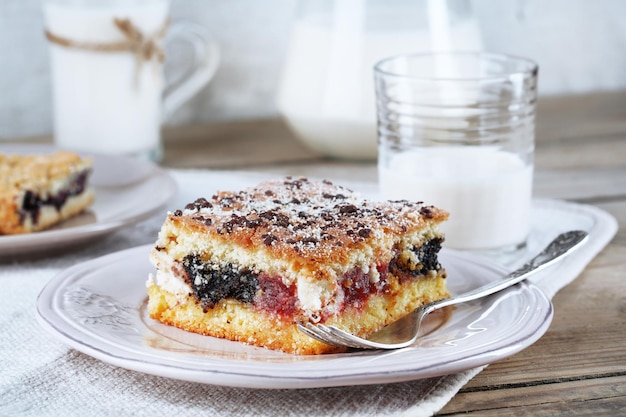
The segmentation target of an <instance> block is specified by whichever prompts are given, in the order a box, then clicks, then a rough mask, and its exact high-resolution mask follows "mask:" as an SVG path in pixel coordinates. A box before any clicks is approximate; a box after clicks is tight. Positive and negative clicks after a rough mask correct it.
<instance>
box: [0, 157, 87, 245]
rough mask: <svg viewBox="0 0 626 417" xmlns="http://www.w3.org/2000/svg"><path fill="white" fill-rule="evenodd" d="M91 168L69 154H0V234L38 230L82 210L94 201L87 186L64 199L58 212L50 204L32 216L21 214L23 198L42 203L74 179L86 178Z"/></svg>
mask: <svg viewBox="0 0 626 417" xmlns="http://www.w3.org/2000/svg"><path fill="white" fill-rule="evenodd" d="M91 166H92V160H91V158H82V157H80V156H79V155H77V154H75V153H72V152H57V153H54V154H52V155H5V154H0V234H18V233H29V232H33V231H38V230H42V229H45V228H47V227H50V226H51V225H53V224H56V223H58V222H60V221H62V220H65V219H67V218H69V217H72V216H74V215H76V214H77V213H79V212H81V211H82V210H84V209H85V208H86V207H88V206H89V205H90V204H92V202H93V201H94V198H95V195H94V191H93V189H92V188H91V187H89V186H85V187H84V190H81V192H80V193H78V192H76V193H74V194H72V195H70V196H68V197H67V198H66V200H65V201H63V204H62V205H60V206H59V207H58V209H57V207H56V206H54V204H50V205H48V206H46V204H42V207H41V209H37V214H36V215H35V216H31V215H29V213H25V212H24V210H23V202H24V200H25V199H26V198H27V197H32V196H35V197H36V198H38V199H39V200H46V199H48V198H51V197H54V196H56V195H58V194H59V193H63V192H65V191H67V187H69V186H71V184H72V182H73V181H75V180H76V178H77V176H79V175H87V176H88V174H89V172H90V171H91ZM57 205H59V204H58V203H57ZM53 206H54V207H53Z"/></svg>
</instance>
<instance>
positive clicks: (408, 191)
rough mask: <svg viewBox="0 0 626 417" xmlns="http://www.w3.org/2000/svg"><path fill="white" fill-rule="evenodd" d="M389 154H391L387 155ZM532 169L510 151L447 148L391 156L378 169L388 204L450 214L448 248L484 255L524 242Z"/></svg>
mask: <svg viewBox="0 0 626 417" xmlns="http://www.w3.org/2000/svg"><path fill="white" fill-rule="evenodd" d="M383 152H388V151H383ZM532 178H533V169H532V165H526V164H524V163H523V162H522V160H521V159H520V158H519V157H518V156H517V155H514V154H512V153H509V152H503V151H498V150H494V149H488V148H471V147H447V148H430V149H424V150H414V151H407V152H404V153H399V154H396V155H388V159H387V160H386V162H385V163H380V164H379V183H380V187H381V192H382V194H383V197H384V198H385V199H406V200H413V201H424V202H425V203H426V204H432V205H435V206H437V207H440V208H442V209H445V210H446V211H448V212H449V213H450V219H449V220H448V221H447V222H446V223H445V224H444V225H443V226H442V230H443V231H444V232H445V234H446V246H447V247H450V248H456V249H470V250H483V249H495V248H503V247H508V246H513V245H518V244H520V243H522V242H524V241H525V240H526V238H527V235H528V231H529V220H530V219H529V213H530V204H531V194H532Z"/></svg>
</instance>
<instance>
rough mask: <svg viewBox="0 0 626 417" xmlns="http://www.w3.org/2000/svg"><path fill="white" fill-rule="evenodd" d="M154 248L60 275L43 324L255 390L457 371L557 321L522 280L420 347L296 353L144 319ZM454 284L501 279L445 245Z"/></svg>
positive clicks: (509, 350)
mask: <svg viewBox="0 0 626 417" xmlns="http://www.w3.org/2000/svg"><path fill="white" fill-rule="evenodd" d="M149 251H150V246H141V247H137V248H133V249H128V250H125V251H122V252H117V253H113V254H110V255H107V256H104V257H101V258H97V259H94V260H91V261H88V262H85V263H82V264H79V265H75V266H73V267H71V268H69V269H67V270H65V271H64V272H62V273H60V274H58V275H57V276H55V277H54V278H53V279H52V280H51V281H50V282H49V283H48V285H47V286H46V287H45V288H44V289H43V291H42V292H41V294H40V295H39V298H38V300H37V317H38V320H39V321H40V323H41V324H42V325H43V327H44V328H45V329H47V330H48V331H50V332H51V334H52V335H53V336H55V337H56V338H58V339H59V340H61V341H62V342H63V343H65V344H68V345H69V346H71V347H73V348H75V349H77V350H79V351H81V352H83V353H86V354H88V355H91V356H93V357H95V358H98V359H100V360H102V361H105V362H108V363H111V364H113V365H116V366H121V367H124V368H127V369H132V370H136V371H140V372H145V373H148V374H154V375H160V376H165V377H170V378H177V379H182V380H188V381H195V382H202V383H208V384H216V385H225V386H235V387H249V388H312V387H328V386H341V385H357V384H374V383H388V382H400V381H406V380H413V379H420V378H426V377H433V376H438V375H444V374H448V373H453V372H458V371H461V370H464V369H468V368H472V367H476V366H479V365H484V364H487V363H490V362H493V361H496V360H499V359H502V358H504V357H507V356H509V355H512V354H514V353H516V352H518V351H520V350H522V349H524V348H525V347H527V346H529V345H530V344H532V343H533V342H535V341H536V340H537V339H538V338H539V337H540V336H541V335H542V334H543V333H544V332H545V331H546V330H547V329H548V326H549V324H550V322H551V319H552V314H553V311H552V305H551V303H550V301H549V300H548V298H547V297H546V296H545V295H544V294H543V293H542V292H541V291H540V290H539V289H538V288H537V287H535V286H533V285H531V284H526V283H523V284H520V285H517V286H515V287H512V288H509V289H507V290H505V291H503V292H501V293H499V294H496V295H494V296H492V297H490V298H487V299H483V300H477V301H473V302H469V303H466V304H465V305H461V306H458V307H456V308H455V309H454V310H451V314H449V317H448V318H447V320H445V321H444V322H443V324H442V325H441V326H440V327H439V328H438V329H437V330H435V331H433V332H431V333H429V334H427V335H426V336H424V337H423V338H422V339H421V340H420V341H419V342H418V344H417V345H415V346H412V347H409V348H405V349H401V350H396V351H361V352H351V353H345V354H332V355H321V356H295V355H288V354H283V353H280V352H274V351H270V350H267V349H262V348H256V347H252V346H247V345H244V344H241V343H237V342H230V341H225V340H220V339H216V338H212V337H208V336H201V335H197V334H193V333H188V332H185V331H182V330H179V329H176V328H173V327H169V326H166V325H162V324H160V323H157V322H155V321H153V320H151V319H150V318H148V317H147V315H146V311H145V307H146V288H145V281H146V278H147V276H148V274H149V273H150V272H153V268H152V266H151V265H150V263H149V261H148V254H149ZM441 259H442V263H443V264H444V265H445V266H446V269H447V270H448V287H449V289H450V290H451V292H452V293H459V292H462V291H466V290H469V289H471V288H475V287H478V286H480V285H482V284H484V283H486V282H487V281H490V280H494V279H498V278H500V277H502V274H503V271H502V270H501V269H500V268H499V267H497V266H494V265H493V264H491V263H489V262H488V261H486V260H482V259H478V258H475V257H471V256H468V255H466V254H461V253H458V252H453V251H446V250H443V251H442V254H441Z"/></svg>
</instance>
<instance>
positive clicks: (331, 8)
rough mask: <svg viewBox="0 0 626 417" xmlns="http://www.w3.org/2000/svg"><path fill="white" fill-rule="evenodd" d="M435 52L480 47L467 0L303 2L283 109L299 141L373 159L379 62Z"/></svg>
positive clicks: (326, 151)
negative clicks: (408, 55) (375, 88)
mask: <svg viewBox="0 0 626 417" xmlns="http://www.w3.org/2000/svg"><path fill="white" fill-rule="evenodd" d="M433 50H436V51H449V50H457V51H459V50H463V51H479V50H482V42H481V39H480V33H479V28H478V24H477V22H476V20H475V18H474V16H473V14H472V11H471V8H470V4H469V1H465V0H457V1H454V0H450V1H446V0H302V1H301V2H300V4H299V10H298V17H297V19H296V22H295V24H294V27H293V31H292V35H291V40H290V44H289V47H288V50H287V55H286V59H285V63H284V67H283V73H282V78H281V81H280V84H279V88H278V94H277V99H276V105H277V108H278V111H279V113H280V114H281V115H282V116H283V118H284V119H285V121H286V122H287V124H288V126H289V127H290V128H291V130H292V131H293V132H294V134H295V135H296V137H297V138H298V139H300V140H301V141H302V142H303V143H304V144H306V145H307V146H309V147H310V148H312V149H314V150H316V151H318V152H319V153H321V154H323V155H326V156H330V157H334V158H341V159H352V160H374V159H375V158H376V153H377V139H376V136H377V135H376V106H375V95H374V82H373V66H374V64H375V63H376V62H377V61H379V60H380V59H382V58H385V57H388V56H392V55H397V54H403V53H411V52H426V51H433Z"/></svg>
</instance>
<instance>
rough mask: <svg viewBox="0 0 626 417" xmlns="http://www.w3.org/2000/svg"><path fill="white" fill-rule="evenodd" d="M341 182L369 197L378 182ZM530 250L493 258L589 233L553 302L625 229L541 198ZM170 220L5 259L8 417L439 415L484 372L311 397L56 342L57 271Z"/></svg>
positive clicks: (3, 342) (216, 180) (551, 273)
mask: <svg viewBox="0 0 626 417" xmlns="http://www.w3.org/2000/svg"><path fill="white" fill-rule="evenodd" d="M170 173H171V174H172V176H173V177H174V178H175V179H176V181H177V182H178V184H179V187H180V190H181V191H180V193H179V195H178V196H177V198H176V199H175V201H173V202H172V204H171V206H170V207H168V209H170V210H173V209H175V208H179V207H182V206H184V205H185V204H186V203H187V202H189V201H192V200H194V199H195V198H197V197H199V196H201V195H210V193H212V192H213V191H214V190H215V189H217V188H219V189H237V188H241V187H244V186H248V185H252V184H254V183H256V182H257V181H258V180H259V179H262V178H263V177H266V176H267V175H266V174H262V175H261V174H259V175H255V174H250V173H247V174H242V173H232V172H211V171H170ZM342 184H344V185H347V186H349V187H351V188H354V189H356V190H358V191H361V192H363V193H364V194H369V193H374V192H375V188H374V186H373V184H358V183H354V184H346V183H345V182H343V183H342ZM532 218H533V219H534V220H533V225H532V233H531V235H530V238H529V242H528V247H527V248H526V249H525V250H524V251H521V252H518V253H516V254H514V255H510V256H508V257H507V256H500V257H492V260H493V261H495V262H498V263H501V264H503V265H506V266H507V268H510V269H512V268H514V267H516V266H519V265H521V264H522V263H524V262H525V261H526V260H528V259H529V257H530V256H531V255H533V254H535V253H536V252H538V251H539V250H540V249H542V248H543V247H544V246H545V244H547V243H548V241H549V240H550V239H551V238H552V237H554V236H555V235H556V234H557V233H559V232H562V231H565V230H571V229H583V230H588V231H589V232H590V238H589V241H588V242H587V243H586V244H585V246H584V247H583V248H581V249H580V250H579V251H578V253H577V254H576V256H571V257H569V258H567V259H566V260H564V261H563V262H561V263H559V264H558V265H556V266H555V267H553V268H552V269H550V270H548V271H547V272H546V273H544V274H541V275H538V276H537V277H535V278H533V281H534V282H535V283H536V284H537V285H538V286H539V287H540V288H542V289H543V290H544V291H545V292H546V294H548V295H549V296H550V297H552V296H554V294H556V292H557V291H558V290H559V289H561V288H563V287H564V286H565V285H567V284H569V283H570V282H572V281H573V280H574V279H575V278H576V277H577V276H578V275H579V274H580V272H581V271H582V270H583V269H584V268H585V266H586V265H587V264H588V263H589V262H590V261H591V260H592V259H593V257H594V256H595V255H596V254H597V253H598V252H599V251H600V250H602V248H603V247H604V246H605V245H606V244H607V243H608V242H609V241H610V240H611V238H612V237H613V235H614V234H615V232H616V230H617V223H616V221H615V219H614V218H613V217H612V216H610V215H609V214H608V213H606V212H604V211H602V210H600V209H597V208H594V207H591V206H583V205H577V204H572V203H566V202H563V201H554V200H535V201H534V202H533V213H532ZM162 221H163V215H160V216H155V217H154V218H151V219H149V220H146V221H144V222H142V223H140V224H137V225H133V226H129V227H127V228H125V229H124V230H121V231H118V232H116V233H114V234H112V235H110V236H108V237H106V238H103V239H101V240H99V241H97V242H93V243H91V244H88V245H85V246H83V247H82V248H80V249H79V250H75V251H73V252H68V253H64V254H63V255H61V256H55V257H45V256H43V257H41V256H40V257H39V258H36V257H33V258H31V259H27V260H17V261H6V260H0V328H1V329H2V337H0V361H1V362H0V416H11V417H13V416H16V417H17V416H38V417H41V416H68V417H70V416H81V417H82V416H84V415H89V416H115V417H120V416H130V415H132V416H151V417H152V416H155V415H176V416H180V417H184V416H193V417H197V416H203V415H207V416H209V415H210V416H326V417H328V416H415V417H418V416H431V415H433V414H434V413H436V412H437V411H439V410H440V409H441V408H442V407H443V406H444V405H445V404H446V403H447V402H448V401H450V399H451V398H452V397H453V396H454V395H455V394H456V393H457V392H458V390H459V389H460V388H461V387H462V386H463V385H464V384H466V383H467V382H468V381H469V380H470V379H471V378H472V377H474V376H475V375H476V374H477V373H478V372H480V371H481V370H482V369H483V368H482V367H481V368H475V369H470V370H467V371H463V372H459V373H457V374H453V375H446V376H442V377H438V378H430V379H423V380H417V381H411V382H403V383H394V384H380V385H363V386H349V387H336V388H318V389H306V390H269V389H267V390H265V389H244V388H229V387H221V386H212V385H205V384H199V383H192V382H185V381H179V380H173V379H168V378H163V377H157V376H152V375H146V374H142V373H138V372H134V371H129V370H126V369H123V368H118V367H115V366H112V365H109V364H106V363H104V362H101V361H99V360H96V359H94V358H92V357H90V356H87V355H85V354H82V353H80V352H77V351H75V350H73V349H70V348H68V347H66V346H64V345H62V344H61V343H59V342H57V341H56V340H54V339H53V338H52V337H51V336H50V335H48V334H47V333H45V332H44V330H43V329H42V328H41V327H40V326H39V325H38V323H37V322H36V319H35V302H36V298H37V295H38V294H39V292H40V291H41V289H42V288H43V287H44V286H45V285H46V283H47V282H48V281H49V280H50V278H52V276H54V275H55V274H56V273H58V272H59V271H61V270H63V269H64V268H66V267H69V266H71V265H73V264H75V263H77V262H81V261H86V260H89V259H92V258H94V257H97V256H100V255H104V254H107V253H110V252H113V251H117V250H121V249H125V248H128V247H132V246H137V245H141V244H146V243H151V242H153V241H154V240H155V239H156V235H157V233H158V230H159V227H160V225H161V223H162Z"/></svg>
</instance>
